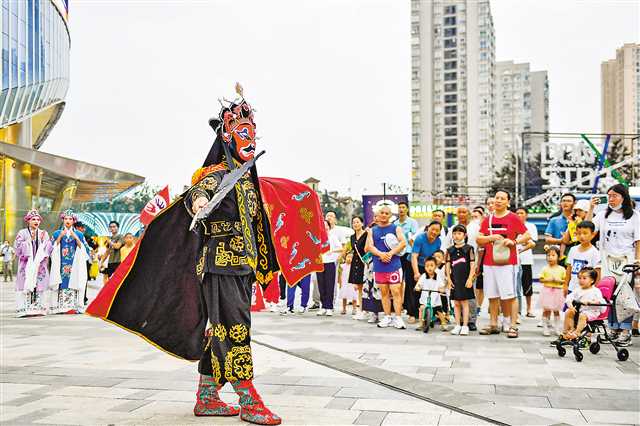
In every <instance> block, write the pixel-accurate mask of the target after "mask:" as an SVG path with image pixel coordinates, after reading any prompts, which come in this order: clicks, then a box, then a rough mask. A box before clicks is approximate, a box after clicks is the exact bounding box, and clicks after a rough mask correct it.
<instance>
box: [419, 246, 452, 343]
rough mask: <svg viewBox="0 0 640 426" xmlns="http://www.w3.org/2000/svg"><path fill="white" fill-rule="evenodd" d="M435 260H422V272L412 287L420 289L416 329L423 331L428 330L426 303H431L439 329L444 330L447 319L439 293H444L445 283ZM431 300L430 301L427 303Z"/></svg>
mask: <svg viewBox="0 0 640 426" xmlns="http://www.w3.org/2000/svg"><path fill="white" fill-rule="evenodd" d="M436 264H437V261H436V259H435V258H433V257H427V258H426V259H425V261H424V274H422V275H421V276H420V278H419V279H418V283H417V284H416V286H415V287H414V290H415V291H421V292H422V293H421V295H420V311H419V312H418V319H419V320H420V322H419V325H418V327H416V330H418V331H425V330H427V331H428V330H429V326H430V324H427V323H426V320H425V317H424V313H425V310H426V309H427V305H429V304H430V305H431V308H432V309H433V313H434V314H435V315H436V316H437V317H438V319H439V320H440V329H441V330H443V331H446V329H447V326H446V324H447V321H446V317H445V315H444V312H443V311H442V299H441V297H440V295H441V294H444V291H445V284H444V276H443V275H442V274H441V273H440V271H439V270H438V269H437V266H436ZM429 302H431V303H429Z"/></svg>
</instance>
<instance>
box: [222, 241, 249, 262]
mask: <svg viewBox="0 0 640 426" xmlns="http://www.w3.org/2000/svg"><path fill="white" fill-rule="evenodd" d="M246 263H247V256H238V255H237V254H235V253H234V252H233V251H231V250H227V249H225V243H224V241H220V242H218V246H217V247H216V258H215V264H216V266H229V265H231V266H240V265H244V264H246Z"/></svg>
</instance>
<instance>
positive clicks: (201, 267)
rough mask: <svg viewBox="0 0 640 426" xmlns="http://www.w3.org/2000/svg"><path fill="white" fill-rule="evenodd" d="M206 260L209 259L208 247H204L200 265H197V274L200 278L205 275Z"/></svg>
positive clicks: (199, 260)
mask: <svg viewBox="0 0 640 426" xmlns="http://www.w3.org/2000/svg"><path fill="white" fill-rule="evenodd" d="M206 259H207V246H204V247H203V248H202V256H200V259H198V264H197V265H196V274H197V275H198V276H200V275H202V274H203V273H204V265H205V262H206Z"/></svg>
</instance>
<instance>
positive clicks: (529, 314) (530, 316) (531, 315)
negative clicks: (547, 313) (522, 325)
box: [526, 312, 536, 318]
mask: <svg viewBox="0 0 640 426" xmlns="http://www.w3.org/2000/svg"><path fill="white" fill-rule="evenodd" d="M526 316H527V318H535V317H536V316H535V315H533V314H532V313H531V312H527V315H526Z"/></svg>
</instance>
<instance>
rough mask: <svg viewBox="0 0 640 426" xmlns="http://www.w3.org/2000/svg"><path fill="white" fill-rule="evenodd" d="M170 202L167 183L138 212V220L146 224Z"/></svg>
mask: <svg viewBox="0 0 640 426" xmlns="http://www.w3.org/2000/svg"><path fill="white" fill-rule="evenodd" d="M170 203H171V197H170V196H169V185H167V186H165V187H164V189H163V190H162V191H160V192H158V193H157V194H156V196H155V197H153V199H152V200H150V201H149V202H148V203H147V204H146V205H145V206H144V209H142V211H141V212H140V222H141V223H142V224H143V225H144V226H147V225H148V224H149V223H150V222H151V221H152V220H153V219H154V218H155V217H156V216H157V215H158V213H160V212H161V211H162V210H164V209H165V208H167V206H168V205H169V204H170Z"/></svg>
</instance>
